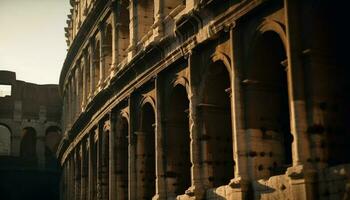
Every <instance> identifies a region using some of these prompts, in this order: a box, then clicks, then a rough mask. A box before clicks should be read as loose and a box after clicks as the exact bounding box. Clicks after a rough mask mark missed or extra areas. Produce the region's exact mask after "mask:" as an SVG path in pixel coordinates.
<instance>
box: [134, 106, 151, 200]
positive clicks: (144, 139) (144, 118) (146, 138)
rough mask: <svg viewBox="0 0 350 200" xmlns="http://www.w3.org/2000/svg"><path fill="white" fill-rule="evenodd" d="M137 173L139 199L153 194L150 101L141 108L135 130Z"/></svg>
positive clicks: (149, 197)
mask: <svg viewBox="0 0 350 200" xmlns="http://www.w3.org/2000/svg"><path fill="white" fill-rule="evenodd" d="M136 137H137V150H136V151H137V153H136V154H137V155H136V159H137V173H138V177H137V180H138V184H139V187H140V188H138V191H139V195H138V196H139V199H152V197H153V196H154V195H155V191H156V190H155V178H156V173H155V172H156V171H155V112H154V109H153V106H152V105H151V104H150V103H145V104H144V105H143V106H142V108H141V118H140V131H138V132H137V136H136Z"/></svg>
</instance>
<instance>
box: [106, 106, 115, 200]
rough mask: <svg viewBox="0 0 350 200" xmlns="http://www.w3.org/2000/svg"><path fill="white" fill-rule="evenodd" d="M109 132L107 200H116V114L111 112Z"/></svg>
mask: <svg viewBox="0 0 350 200" xmlns="http://www.w3.org/2000/svg"><path fill="white" fill-rule="evenodd" d="M109 121H110V128H109V129H110V130H109V166H108V167H109V170H108V171H109V200H115V199H116V190H117V188H116V175H115V165H116V159H115V158H116V156H115V153H116V152H115V149H116V144H115V142H116V127H115V126H116V123H117V122H116V113H114V112H113V111H111V112H110V113H109Z"/></svg>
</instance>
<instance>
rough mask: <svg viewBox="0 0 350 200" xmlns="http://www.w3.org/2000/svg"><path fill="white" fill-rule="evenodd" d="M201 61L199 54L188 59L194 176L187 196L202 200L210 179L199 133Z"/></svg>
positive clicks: (193, 53)
mask: <svg viewBox="0 0 350 200" xmlns="http://www.w3.org/2000/svg"><path fill="white" fill-rule="evenodd" d="M198 61H200V56H199V55H198V53H197V52H190V55H189V58H188V67H189V69H190V80H189V82H190V83H189V84H190V91H189V94H188V97H189V101H190V105H189V110H190V113H189V129H190V139H191V142H190V149H191V163H192V167H191V175H192V179H191V180H192V181H191V182H192V186H191V187H190V188H189V189H188V190H186V192H185V194H186V195H188V196H190V197H195V198H196V199H197V198H199V199H202V198H204V195H205V185H209V183H208V179H206V178H205V177H206V176H205V174H204V171H203V166H202V162H201V160H202V158H201V140H200V132H199V116H198V108H197V105H198V103H199V99H198V91H199V89H198V87H199V85H198V84H199V78H198V76H199V74H200V73H198V71H196V68H197V66H198V63H197V62H198Z"/></svg>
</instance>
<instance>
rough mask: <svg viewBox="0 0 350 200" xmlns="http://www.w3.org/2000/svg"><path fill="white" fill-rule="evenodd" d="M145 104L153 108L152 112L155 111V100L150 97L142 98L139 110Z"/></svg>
mask: <svg viewBox="0 0 350 200" xmlns="http://www.w3.org/2000/svg"><path fill="white" fill-rule="evenodd" d="M146 104H150V105H151V106H152V108H153V110H156V103H155V100H154V99H153V97H151V96H148V95H147V96H145V97H143V98H142V100H141V102H140V105H139V108H140V109H142V107H144V106H145V105H146Z"/></svg>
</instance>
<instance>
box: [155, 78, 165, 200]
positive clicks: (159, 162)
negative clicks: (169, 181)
mask: <svg viewBox="0 0 350 200" xmlns="http://www.w3.org/2000/svg"><path fill="white" fill-rule="evenodd" d="M155 87H156V99H157V100H156V102H157V104H156V119H155V120H156V128H155V129H156V130H155V134H156V136H155V138H156V143H155V145H156V148H155V149H156V155H155V160H156V196H155V198H154V199H159V200H160V199H166V188H165V185H166V181H165V178H164V177H165V171H164V165H163V164H164V163H165V162H164V147H163V141H164V138H163V127H164V120H162V119H163V113H162V108H163V104H162V103H163V102H162V96H163V95H164V93H163V90H162V89H163V87H164V81H163V79H162V78H161V77H159V76H157V78H156V81H155Z"/></svg>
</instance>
